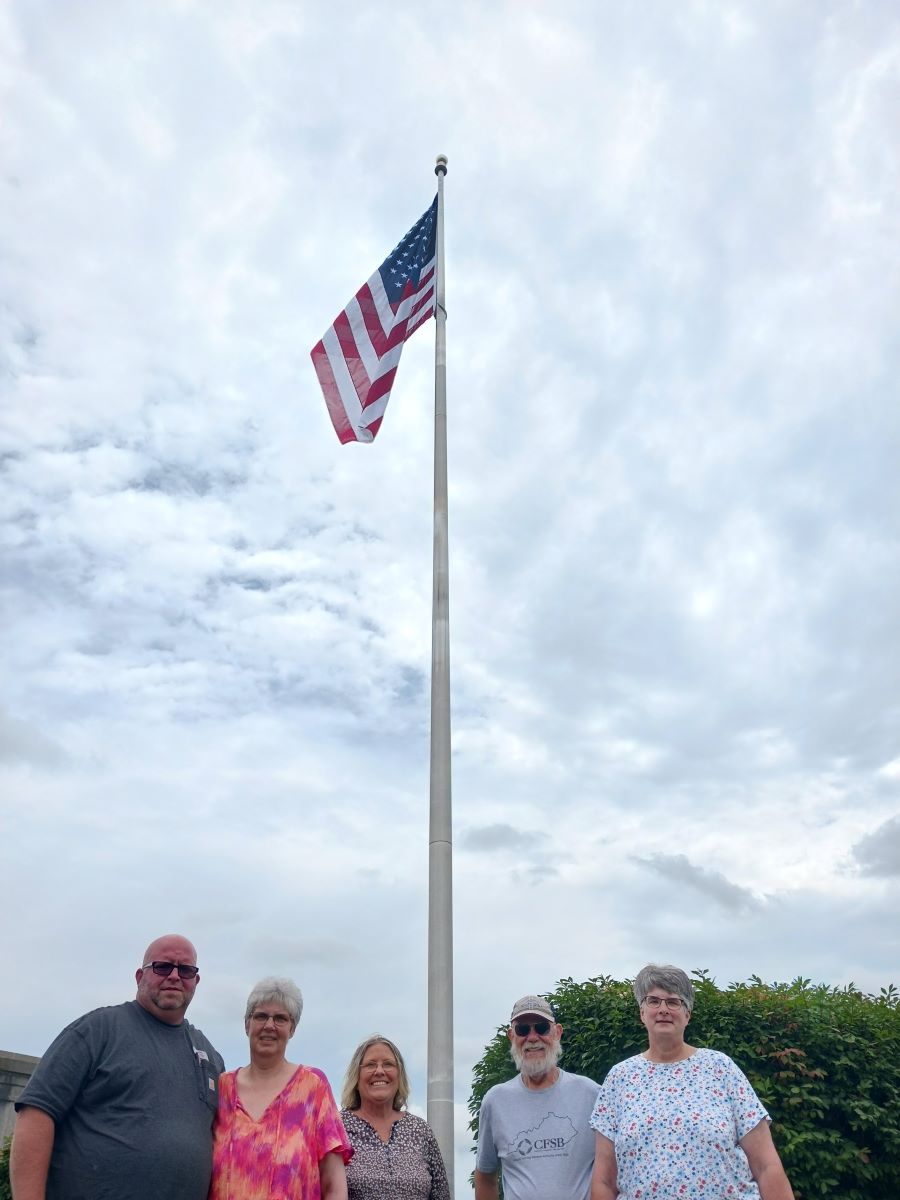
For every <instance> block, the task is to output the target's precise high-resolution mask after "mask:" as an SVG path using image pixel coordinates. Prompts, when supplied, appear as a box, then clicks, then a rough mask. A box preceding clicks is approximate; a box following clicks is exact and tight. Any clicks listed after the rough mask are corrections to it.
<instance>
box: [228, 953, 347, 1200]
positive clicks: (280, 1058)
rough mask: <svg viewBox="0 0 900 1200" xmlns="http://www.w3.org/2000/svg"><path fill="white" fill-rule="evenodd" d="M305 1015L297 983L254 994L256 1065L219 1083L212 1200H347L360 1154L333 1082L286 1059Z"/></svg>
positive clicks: (250, 1013)
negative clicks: (354, 1158) (351, 1165)
mask: <svg viewBox="0 0 900 1200" xmlns="http://www.w3.org/2000/svg"><path fill="white" fill-rule="evenodd" d="M302 1011H303V997H302V995H301V994H300V989H299V988H298V987H297V985H296V984H295V983H294V982H293V980H290V979H276V978H272V977H270V978H268V979H262V980H260V982H259V983H258V984H257V985H256V987H255V988H254V989H253V991H252V992H251V993H250V996H249V998H248V1000H247V1007H246V1011H245V1013H244V1029H245V1031H246V1033H247V1037H248V1038H249V1040H250V1062H249V1064H248V1065H247V1066H246V1067H241V1068H240V1070H238V1071H226V1072H225V1074H224V1075H221V1076H220V1077H219V1110H218V1114H217V1116H216V1121H215V1125H214V1127H213V1176H212V1185H211V1187H210V1192H209V1200H272V1197H276V1196H277V1197H278V1198H279V1200H319V1198H320V1197H322V1198H323V1200H347V1176H346V1172H345V1170H344V1165H345V1163H347V1162H348V1161H349V1159H350V1156H351V1155H352V1154H353V1150H352V1148H351V1146H350V1143H349V1142H348V1140H347V1136H346V1134H345V1133H344V1126H343V1124H342V1122H341V1118H340V1116H339V1115H338V1111H337V1107H336V1105H335V1103H334V1098H333V1096H332V1094H331V1088H330V1087H329V1086H328V1080H327V1079H326V1078H325V1076H324V1075H323V1074H322V1072H321V1071H319V1070H318V1069H317V1068H316V1067H303V1066H299V1065H298V1064H297V1063H293V1062H289V1061H288V1059H287V1057H286V1051H287V1044H288V1042H289V1041H290V1040H291V1038H292V1037H293V1036H294V1031H295V1029H296V1028H297V1023H298V1021H299V1020H300V1014H301V1013H302Z"/></svg>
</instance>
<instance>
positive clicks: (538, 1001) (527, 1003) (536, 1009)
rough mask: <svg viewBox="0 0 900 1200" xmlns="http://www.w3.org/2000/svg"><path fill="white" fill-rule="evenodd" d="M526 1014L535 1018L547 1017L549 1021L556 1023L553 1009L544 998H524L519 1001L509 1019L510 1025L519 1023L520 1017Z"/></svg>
mask: <svg viewBox="0 0 900 1200" xmlns="http://www.w3.org/2000/svg"><path fill="white" fill-rule="evenodd" d="M526 1013H530V1014H531V1015H532V1016H535V1017H546V1018H547V1020H548V1021H553V1022H554V1024H555V1023H556V1017H555V1016H554V1015H553V1009H552V1008H551V1007H550V1005H549V1004H548V1003H547V1001H546V1000H545V999H544V997H543V996H523V997H522V999H521V1000H517V1001H516V1002H515V1004H514V1005H513V1010H512V1014H511V1015H510V1018H509V1023H510V1025H512V1023H513V1022H514V1021H518V1019H519V1017H524V1016H525V1015H526Z"/></svg>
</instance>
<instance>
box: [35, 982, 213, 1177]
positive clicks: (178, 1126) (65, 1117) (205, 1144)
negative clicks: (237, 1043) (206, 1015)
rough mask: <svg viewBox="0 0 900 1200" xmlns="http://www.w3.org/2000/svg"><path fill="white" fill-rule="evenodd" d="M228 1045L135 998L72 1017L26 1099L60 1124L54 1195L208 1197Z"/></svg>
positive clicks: (52, 1163)
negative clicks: (218, 1045)
mask: <svg viewBox="0 0 900 1200" xmlns="http://www.w3.org/2000/svg"><path fill="white" fill-rule="evenodd" d="M224 1069H225V1064H224V1063H223V1062H222V1058H221V1055H220V1054H219V1053H218V1051H217V1050H215V1049H214V1047H213V1046H212V1045H211V1044H210V1043H209V1042H208V1041H207V1040H206V1038H205V1037H204V1036H203V1034H202V1033H201V1032H200V1030H199V1029H195V1028H194V1027H193V1026H192V1025H190V1024H188V1022H187V1021H183V1022H182V1023H181V1024H180V1025H167V1024H166V1023H165V1022H164V1021H158V1020H157V1019H156V1018H155V1017H154V1016H152V1015H151V1014H150V1013H148V1012H147V1011H146V1010H145V1009H143V1008H141V1006H140V1005H139V1004H137V1003H136V1002H135V1001H134V1000H130V1001H128V1003H126V1004H119V1005H115V1006H114V1007H111V1008H98V1009H95V1010H94V1011H93V1012H90V1013H87V1014H86V1015H85V1016H83V1017H79V1018H78V1020H77V1021H73V1022H72V1024H71V1025H69V1026H67V1027H66V1028H65V1029H64V1030H63V1031H62V1033H61V1034H60V1035H59V1037H58V1038H56V1040H55V1041H54V1042H53V1043H52V1045H51V1046H50V1047H49V1049H48V1050H47V1053H46V1054H45V1055H44V1057H43V1058H42V1059H41V1061H40V1062H39V1063H38V1065H37V1067H36V1068H35V1072H34V1074H33V1075H32V1077H31V1079H30V1081H29V1083H28V1085H27V1086H26V1088H25V1090H24V1091H23V1092H22V1095H21V1096H20V1097H19V1099H18V1101H17V1103H16V1109H20V1108H22V1107H24V1106H31V1107H33V1108H40V1109H42V1110H43V1111H44V1112H45V1113H47V1114H49V1116H51V1117H52V1118H53V1120H54V1122H55V1124H56V1136H55V1139H54V1143H53V1156H52V1158H51V1160H50V1172H49V1175H48V1178H47V1200H157V1198H158V1197H166V1198H167V1200H206V1195H207V1192H208V1190H209V1177H210V1171H211V1168H212V1132H211V1129H212V1121H213V1117H214V1116H215V1113H216V1103H217V1100H218V1079H219V1075H220V1074H221V1073H222V1071H223V1070H224Z"/></svg>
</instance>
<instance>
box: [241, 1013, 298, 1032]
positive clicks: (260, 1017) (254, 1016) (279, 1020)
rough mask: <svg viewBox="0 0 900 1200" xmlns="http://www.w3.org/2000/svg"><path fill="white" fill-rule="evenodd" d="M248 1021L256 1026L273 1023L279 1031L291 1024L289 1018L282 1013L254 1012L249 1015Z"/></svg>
mask: <svg viewBox="0 0 900 1200" xmlns="http://www.w3.org/2000/svg"><path fill="white" fill-rule="evenodd" d="M250 1020H251V1021H255V1023H256V1024H257V1025H265V1024H266V1023H267V1022H268V1021H274V1022H275V1024H276V1025H277V1026H278V1028H279V1029H284V1027H285V1025H290V1023H291V1018H290V1017H288V1016H286V1015H285V1014H284V1013H267V1012H255V1013H251V1014H250Z"/></svg>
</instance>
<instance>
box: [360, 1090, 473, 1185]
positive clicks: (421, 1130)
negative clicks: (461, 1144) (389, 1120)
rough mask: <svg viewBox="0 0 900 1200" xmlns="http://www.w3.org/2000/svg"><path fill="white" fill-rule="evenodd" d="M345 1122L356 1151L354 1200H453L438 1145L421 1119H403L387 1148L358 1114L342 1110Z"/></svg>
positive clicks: (406, 1115) (428, 1126)
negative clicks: (451, 1199)
mask: <svg viewBox="0 0 900 1200" xmlns="http://www.w3.org/2000/svg"><path fill="white" fill-rule="evenodd" d="M341 1117H342V1119H343V1122H344V1128H345V1129H346V1130H347V1136H348V1137H349V1138H350V1144H351V1145H352V1146H353V1158H352V1159H351V1161H350V1164H349V1166H348V1167H347V1191H348V1193H349V1197H350V1200H450V1188H449V1185H448V1184H447V1172H446V1171H445V1170H444V1160H443V1159H442V1158H441V1152H440V1149H439V1147H438V1144H437V1139H436V1138H435V1136H434V1134H433V1133H432V1131H431V1126H430V1125H429V1124H428V1123H427V1122H426V1121H423V1120H422V1118H421V1117H414V1116H413V1114H412V1113H404V1114H403V1116H402V1117H401V1118H400V1120H399V1121H395V1122H394V1124H393V1127H392V1128H391V1136H390V1138H389V1139H388V1140H387V1141H386V1142H383V1141H382V1140H381V1138H380V1137H379V1136H378V1134H377V1133H376V1132H375V1130H374V1129H373V1128H372V1126H371V1125H370V1124H369V1122H368V1121H365V1120H363V1118H362V1117H360V1116H358V1115H357V1114H356V1113H355V1112H351V1111H350V1110H349V1109H346V1108H343V1109H341Z"/></svg>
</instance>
